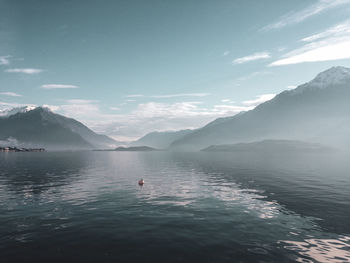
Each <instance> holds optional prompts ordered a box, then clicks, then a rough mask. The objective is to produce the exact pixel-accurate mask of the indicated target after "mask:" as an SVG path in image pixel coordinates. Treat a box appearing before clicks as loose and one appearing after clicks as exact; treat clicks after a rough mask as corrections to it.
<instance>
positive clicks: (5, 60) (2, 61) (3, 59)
mask: <svg viewBox="0 0 350 263" xmlns="http://www.w3.org/2000/svg"><path fill="white" fill-rule="evenodd" d="M10 57H11V56H0V65H8V64H10V60H9V58H10Z"/></svg>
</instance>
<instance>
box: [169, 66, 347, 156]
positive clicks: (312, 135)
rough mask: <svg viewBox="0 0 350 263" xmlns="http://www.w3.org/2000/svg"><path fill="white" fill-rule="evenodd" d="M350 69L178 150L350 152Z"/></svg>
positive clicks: (209, 130) (217, 124)
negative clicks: (313, 147) (289, 145)
mask: <svg viewBox="0 0 350 263" xmlns="http://www.w3.org/2000/svg"><path fill="white" fill-rule="evenodd" d="M349 135H350V69H349V68H344V67H334V68H330V69H328V70H326V71H324V72H322V73H320V74H318V75H317V76H316V78H314V79H313V80H312V81H310V82H308V83H305V84H303V85H300V86H298V87H297V88H296V89H294V90H287V91H284V92H282V93H280V94H279V95H277V96H276V97H275V98H274V99H272V100H270V101H267V102H265V103H262V104H260V105H259V106H257V107H256V108H255V109H254V110H251V111H248V112H244V113H241V114H238V115H236V116H233V117H229V118H222V119H218V120H215V121H213V122H211V123H209V124H208V125H206V126H204V127H203V128H200V129H197V130H196V131H194V132H192V133H190V134H188V135H186V136H184V137H183V138H180V139H178V140H176V141H174V142H173V143H172V144H171V147H170V148H171V149H173V150H185V151H191V150H200V149H203V148H205V147H208V146H210V145H218V144H234V143H239V142H253V141H260V140H266V139H277V140H300V141H307V142H315V143H322V144H328V145H336V146H345V147H350V136H349Z"/></svg>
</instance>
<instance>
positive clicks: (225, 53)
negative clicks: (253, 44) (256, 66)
mask: <svg viewBox="0 0 350 263" xmlns="http://www.w3.org/2000/svg"><path fill="white" fill-rule="evenodd" d="M230 53H231V52H230V51H228V50H226V51H225V52H224V53H223V54H222V55H223V56H224V57H226V56H228V55H229V54H230Z"/></svg>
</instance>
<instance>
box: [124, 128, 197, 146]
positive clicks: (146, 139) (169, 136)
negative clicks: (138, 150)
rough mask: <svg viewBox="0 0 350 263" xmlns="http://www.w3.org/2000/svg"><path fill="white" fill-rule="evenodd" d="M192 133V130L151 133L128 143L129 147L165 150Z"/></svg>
mask: <svg viewBox="0 0 350 263" xmlns="http://www.w3.org/2000/svg"><path fill="white" fill-rule="evenodd" d="M191 132H193V131H192V130H180V131H166V132H151V133H148V134H146V135H145V136H143V137H141V138H140V139H138V140H137V141H134V142H132V143H130V145H131V146H149V147H153V148H157V149H167V148H168V147H169V146H170V144H171V143H172V142H174V141H175V140H177V139H180V138H182V137H184V136H185V135H188V134H190V133H191Z"/></svg>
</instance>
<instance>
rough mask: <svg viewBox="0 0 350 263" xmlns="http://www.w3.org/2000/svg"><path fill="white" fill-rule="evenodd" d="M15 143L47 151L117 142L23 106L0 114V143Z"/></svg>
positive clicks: (86, 128)
mask: <svg viewBox="0 0 350 263" xmlns="http://www.w3.org/2000/svg"><path fill="white" fill-rule="evenodd" d="M9 139H10V140H12V141H13V140H14V139H15V140H16V142H17V143H18V144H21V145H26V146H35V147H44V148H47V149H89V148H105V147H114V146H116V145H117V144H118V142H116V141H114V140H113V139H111V138H109V137H108V136H105V135H100V134H96V133H95V132H93V131H92V130H90V129H89V128H88V127H86V126H85V125H83V124H82V123H80V122H78V121H76V120H74V119H72V118H67V117H64V116H62V115H59V114H56V113H53V112H52V111H50V110H49V109H48V108H43V107H22V108H16V109H12V110H9V111H6V112H5V111H3V112H2V114H1V115H0V141H1V140H2V141H6V140H9Z"/></svg>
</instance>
